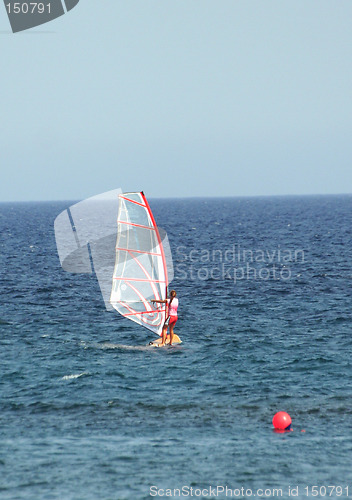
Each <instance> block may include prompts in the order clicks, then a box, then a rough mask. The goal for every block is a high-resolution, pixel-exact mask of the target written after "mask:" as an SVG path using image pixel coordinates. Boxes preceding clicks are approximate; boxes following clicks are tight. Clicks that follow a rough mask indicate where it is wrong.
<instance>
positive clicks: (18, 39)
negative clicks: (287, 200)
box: [0, 0, 352, 201]
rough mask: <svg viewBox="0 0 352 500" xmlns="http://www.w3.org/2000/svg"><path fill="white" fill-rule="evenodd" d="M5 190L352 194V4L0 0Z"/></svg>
mask: <svg viewBox="0 0 352 500" xmlns="http://www.w3.org/2000/svg"><path fill="white" fill-rule="evenodd" d="M0 31H1V33H0V43H1V55H0V61H1V70H2V71H1V96H0V116H1V150H0V151H1V157H0V162H1V163H0V164H1V183H0V200H2V201H10V200H52V199H83V198H85V197H88V196H92V195H94V194H97V193H101V192H104V191H108V190H111V189H114V188H118V187H121V188H122V189H123V190H124V191H130V190H132V191H137V190H142V189H143V190H144V191H145V193H146V194H147V196H149V197H159V196H167V197H168V196H241V195H276V194H309V193H322V194H325V193H347V192H352V188H351V184H352V168H351V167H352V99H351V93H352V2H351V0H339V1H338V2H335V1H333V0H329V1H326V0H308V1H307V0H275V1H273V0H216V1H215V0H153V1H151V0H123V1H122V0H121V1H119V0H104V1H101V0H81V1H80V3H79V4H78V5H77V7H75V8H74V9H73V10H72V11H71V12H69V13H67V14H66V15H64V16H62V17H61V18H59V19H57V20H54V21H52V22H51V23H48V24H45V25H43V26H41V27H38V28H36V29H33V30H30V31H27V32H22V33H18V34H12V33H11V32H10V26H9V22H8V19H7V16H6V11H5V8H1V9H0Z"/></svg>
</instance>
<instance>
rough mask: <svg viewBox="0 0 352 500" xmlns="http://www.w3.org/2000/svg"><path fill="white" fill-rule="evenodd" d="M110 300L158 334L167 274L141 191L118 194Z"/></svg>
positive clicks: (152, 223)
mask: <svg viewBox="0 0 352 500" xmlns="http://www.w3.org/2000/svg"><path fill="white" fill-rule="evenodd" d="M117 228H118V230H117V242H116V247H115V248H116V259H115V267H114V273H113V280H112V289H111V297H110V303H111V305H112V306H113V307H114V308H115V309H116V310H117V311H118V312H119V313H120V314H121V315H122V316H124V317H126V318H128V319H130V320H132V321H135V322H136V323H138V324H140V325H142V326H144V327H145V328H148V329H149V330H152V331H153V332H155V333H156V334H158V335H161V331H162V327H163V325H164V322H165V317H166V307H165V304H159V306H158V307H156V306H154V305H152V304H151V302H150V301H151V300H153V299H154V300H165V298H166V294H167V285H168V274H167V267H166V259H165V252H164V248H163V244H162V241H161V238H160V234H159V230H158V227H157V225H156V222H155V219H154V216H153V214H152V211H151V209H150V207H149V204H148V202H147V199H146V198H145V196H144V193H142V192H140V193H124V194H120V195H119V211H118V216H117Z"/></svg>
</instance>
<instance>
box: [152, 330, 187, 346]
mask: <svg viewBox="0 0 352 500" xmlns="http://www.w3.org/2000/svg"><path fill="white" fill-rule="evenodd" d="M160 344H161V337H160V338H158V339H155V340H152V341H151V342H149V345H152V346H154V347H161V346H160ZM167 344H170V335H167V336H166V342H165V345H167ZM176 344H182V340H181V339H180V337H179V336H178V335H176V333H174V337H173V339H172V345H176Z"/></svg>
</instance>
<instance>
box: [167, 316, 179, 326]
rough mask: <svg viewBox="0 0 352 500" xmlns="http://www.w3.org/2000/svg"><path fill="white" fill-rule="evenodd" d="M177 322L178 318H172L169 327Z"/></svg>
mask: <svg viewBox="0 0 352 500" xmlns="http://www.w3.org/2000/svg"><path fill="white" fill-rule="evenodd" d="M176 321H177V316H170V321H169V326H170V325H174V324H175V323H176Z"/></svg>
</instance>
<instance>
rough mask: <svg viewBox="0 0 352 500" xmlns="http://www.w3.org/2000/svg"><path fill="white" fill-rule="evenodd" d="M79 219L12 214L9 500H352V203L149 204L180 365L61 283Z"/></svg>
mask: <svg viewBox="0 0 352 500" xmlns="http://www.w3.org/2000/svg"><path fill="white" fill-rule="evenodd" d="M69 205H70V203H65V202H52V203H13V204H1V205H0V231H1V240H0V264H1V265H0V283H1V304H0V333H1V334H0V344H1V349H0V363H1V365H0V366H1V369H0V405H1V406H0V410H1V411H0V443H1V446H0V498H1V499H4V500H5V499H6V500H10V499H11V500H20V499H26V500H32V499H33V500H40V499H45V500H49V499H60V500H71V499H72V500H80V499H82V500H98V499H99V500H110V499H111V500H116V499H117V500H123V499H147V498H154V497H155V498H161V497H170V496H173V497H174V498H192V497H193V498H229V497H231V496H232V498H234V497H235V498H251V497H252V496H263V497H267V498H268V497H275V496H276V497H281V498H292V497H293V496H294V497H295V498H307V496H312V495H313V494H314V493H315V492H316V491H318V495H316V496H317V498H322V497H323V496H329V497H330V498H347V497H348V496H352V473H351V466H350V458H351V453H352V442H351V430H352V392H351V386H352V362H351V350H352V338H351V331H352V312H351V302H352V291H351V285H352V265H351V262H352V232H351V228H352V196H347V195H346V196H317V197H282V198H281V197H275V198H234V199H177V200H176V199H175V200H150V205H151V207H152V210H153V212H154V215H155V218H156V220H157V222H158V224H159V225H160V226H161V227H162V228H164V229H165V230H166V231H167V233H168V237H169V241H170V245H171V248H172V253H173V258H174V268H175V269H174V272H175V278H174V280H173V282H172V287H173V288H175V289H176V290H177V293H178V297H179V300H180V306H179V321H178V323H177V327H176V332H177V333H179V335H180V336H181V338H182V340H183V344H182V345H181V346H178V347H174V348H166V349H153V348H149V347H145V346H146V344H147V343H148V341H149V340H150V339H151V338H152V336H153V335H152V334H151V333H150V332H148V331H147V330H144V329H141V328H140V327H138V326H137V325H135V324H134V323H132V322H130V321H128V320H126V319H124V318H122V317H120V316H118V314H117V313H112V312H108V311H107V310H106V309H105V306H104V302H103V299H102V297H101V294H100V289H99V286H98V283H97V280H96V277H95V276H94V274H90V275H89V274H70V273H67V272H65V271H64V270H63V269H62V268H61V267H60V262H59V259H58V255H57V251H56V245H55V236H54V228H53V223H54V220H55V218H56V216H57V215H58V214H59V213H60V212H61V211H62V210H64V209H66V208H67V207H68V206H69ZM279 410H284V411H287V412H288V413H289V414H290V415H291V417H292V420H293V422H292V427H293V432H289V433H275V432H274V431H273V427H272V424H271V420H272V417H273V415H274V414H275V413H276V412H277V411H279ZM303 430H304V431H305V432H302V431H303ZM312 486H318V487H319V488H320V489H319V490H315V489H313V490H312V489H311V487H312ZM328 486H329V487H335V489H327V490H326V491H325V490H324V487H326V488H328ZM226 487H227V488H228V491H227V497H226V496H225V493H226V491H225V492H224V493H223V494H222V490H221V488H226ZM182 488H183V489H182ZM216 488H218V490H216ZM339 488H340V489H339ZM348 488H349V489H348ZM258 490H260V491H259V492H258ZM262 490H263V491H262ZM265 490H266V491H265ZM280 491H281V494H280ZM324 492H325V494H324ZM230 493H231V495H230ZM261 493H263V494H262V495H261ZM295 493H297V494H295Z"/></svg>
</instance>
